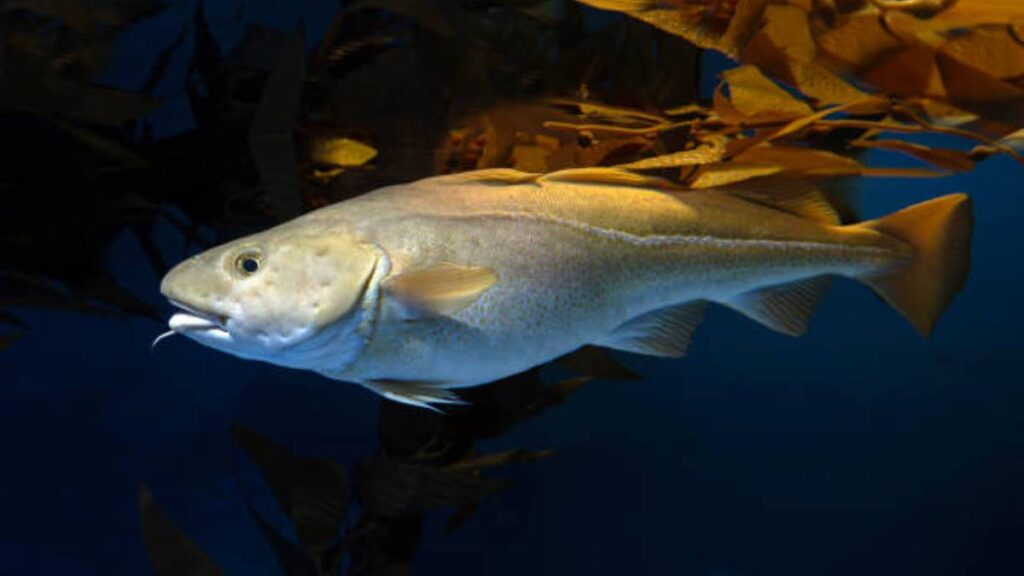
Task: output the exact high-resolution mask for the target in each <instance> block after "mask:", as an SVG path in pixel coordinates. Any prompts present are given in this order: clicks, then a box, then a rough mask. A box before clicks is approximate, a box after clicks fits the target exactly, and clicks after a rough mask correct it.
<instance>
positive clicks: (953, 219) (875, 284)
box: [854, 194, 973, 336]
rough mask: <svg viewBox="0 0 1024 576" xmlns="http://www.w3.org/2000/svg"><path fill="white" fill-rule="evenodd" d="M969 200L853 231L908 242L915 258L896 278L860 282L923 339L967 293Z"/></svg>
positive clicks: (936, 203)
mask: <svg viewBox="0 0 1024 576" xmlns="http://www.w3.org/2000/svg"><path fill="white" fill-rule="evenodd" d="M972 221H973V216H972V213H971V199H970V198H969V197H968V196H967V195H966V194H950V195H948V196H942V197H940V198H935V199H933V200H928V201H926V202H921V203H920V204H915V205H913V206H910V207H907V208H904V209H903V210H900V211H898V212H894V213H892V214H890V215H888V216H886V217H884V218H881V219H878V220H870V221H868V222H861V223H860V224H855V225H854V226H856V227H860V228H868V229H871V230H876V231H878V232H881V233H883V234H886V235H889V236H892V237H894V238H897V239H899V240H902V241H903V242H906V243H907V244H909V245H910V246H911V248H913V250H914V257H913V260H911V261H910V263H909V264H907V265H906V266H904V267H902V268H900V269H899V270H897V271H896V272H893V273H890V274H885V275H881V276H872V277H865V278H862V280H863V281H864V282H865V283H866V284H868V285H869V286H871V287H872V288H873V289H874V290H875V292H877V293H878V294H879V295H880V296H881V297H882V298H884V299H885V300H886V301H887V302H888V303H889V304H891V305H892V306H893V307H894V308H896V309H897V310H899V311H900V313H902V314H903V315H904V316H905V317H906V318H907V320H909V321H910V323H911V324H913V326H914V328H916V329H917V331H918V332H920V333H921V334H922V335H925V336H927V335H928V334H931V331H932V329H933V328H934V327H935V323H936V322H937V321H938V319H939V317H940V316H941V315H942V313H943V312H944V311H945V310H946V307H947V306H949V304H950V302H951V301H952V300H953V296H955V295H956V293H957V292H959V291H960V290H962V289H963V287H964V284H965V283H966V282H967V274H968V272H969V271H970V265H971V264H970V262H971V230H972V227H973V222H972Z"/></svg>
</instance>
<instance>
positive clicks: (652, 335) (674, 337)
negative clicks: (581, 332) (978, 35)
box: [595, 300, 706, 357]
mask: <svg viewBox="0 0 1024 576" xmlns="http://www.w3.org/2000/svg"><path fill="white" fill-rule="evenodd" d="M705 305H706V302H705V301H703V300H695V301H693V302H687V303H686V304H681V305H679V306H672V307H669V308H661V309H659V310H654V311H652V312H648V313H646V314H644V315H642V316H638V317H636V318H634V319H632V320H630V321H628V322H626V323H625V324H623V325H621V326H619V327H618V328H616V329H615V331H613V332H612V333H611V334H610V335H609V336H608V337H607V338H605V339H603V340H601V341H599V342H595V344H597V345H598V346H605V347H607V348H614V349H616V350H624V351H626V352H634V353H636V354H646V355H648V356H663V357H680V356H685V355H686V349H687V348H689V347H690V341H691V340H692V339H693V332H694V330H696V329H697V325H698V324H700V321H701V319H702V318H703V317H704V306H705Z"/></svg>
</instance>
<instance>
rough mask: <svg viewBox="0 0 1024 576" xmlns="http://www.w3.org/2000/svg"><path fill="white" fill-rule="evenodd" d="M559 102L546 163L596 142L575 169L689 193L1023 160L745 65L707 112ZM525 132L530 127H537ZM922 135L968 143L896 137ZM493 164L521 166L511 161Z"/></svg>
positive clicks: (902, 111) (938, 172)
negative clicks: (646, 176)
mask: <svg viewBox="0 0 1024 576" xmlns="http://www.w3.org/2000/svg"><path fill="white" fill-rule="evenodd" d="M560 104H561V105H562V108H563V109H568V110H571V111H573V112H575V120H567V119H565V118H564V117H561V111H560V112H559V114H560V117H559V119H558V120H549V121H546V122H541V123H540V124H541V126H542V128H537V129H538V130H541V129H543V130H545V131H546V134H554V135H556V136H557V137H550V136H544V138H549V139H550V141H551V143H552V144H551V146H552V148H551V152H550V153H549V154H548V155H547V156H546V157H545V158H548V159H554V158H558V157H559V156H560V155H561V156H563V157H564V152H563V151H562V148H561V147H563V146H564V147H573V146H577V145H578V142H579V141H582V140H586V141H588V142H591V144H594V143H602V144H604V145H606V146H610V147H611V149H612V150H613V151H614V153H607V154H605V155H603V156H595V157H592V158H591V159H590V160H591V162H590V163H582V162H580V161H579V160H580V159H579V158H578V157H577V163H576V164H575V166H598V165H602V166H615V167H616V168H618V169H626V170H634V171H657V172H659V173H661V175H665V174H664V173H665V172H666V171H669V170H673V171H675V172H676V178H675V179H676V180H677V181H678V182H680V183H681V184H682V185H683V186H684V187H688V188H691V189H703V188H714V187H722V186H729V185H733V184H738V183H743V182H747V181H753V180H757V181H758V182H759V183H765V182H768V181H769V180H770V181H771V182H772V183H774V184H773V185H778V184H779V183H780V182H783V183H784V182H786V181H793V182H807V181H814V180H821V179H830V178H837V177H851V176H884V177H903V178H924V177H927V178H933V177H941V176H946V175H948V174H951V173H954V172H964V171H969V170H971V169H972V168H973V167H974V165H975V163H976V162H978V161H980V160H983V159H984V158H986V157H988V156H990V155H992V154H995V153H1004V154H1007V155H1010V156H1012V157H1014V158H1015V159H1017V160H1018V161H1021V162H1024V158H1022V157H1021V155H1020V154H1019V153H1017V152H1016V151H1014V150H1013V149H1012V148H1011V147H1009V146H1007V145H1006V144H1005V143H1001V142H997V141H995V140H993V139H991V138H990V137H988V136H985V135H984V134H980V133H977V132H973V131H970V130H966V129H964V128H959V127H953V126H946V125H939V124H934V123H932V122H930V120H929V119H928V117H927V113H926V111H925V110H924V108H923V107H922V106H920V105H919V103H916V102H915V103H909V102H904V101H900V100H898V99H890V98H885V97H882V96H873V95H869V94H864V95H863V96H862V97H860V98H858V99H854V100H850V101H849V102H846V103H844V104H841V105H831V106H823V107H817V108H816V106H815V105H814V104H813V100H811V99H809V98H807V97H806V96H804V95H802V94H800V93H797V92H792V91H789V90H787V89H785V88H784V87H782V86H780V85H779V84H776V83H775V82H773V81H772V80H770V79H768V78H767V77H765V76H764V75H763V74H762V73H761V72H760V71H759V69H758V68H756V67H754V66H749V65H748V66H741V67H738V68H735V69H732V70H729V71H727V72H725V74H724V82H723V83H722V84H721V85H720V86H719V87H718V88H717V89H716V90H715V93H714V98H713V101H712V103H711V105H710V106H702V105H689V106H687V107H685V109H682V108H677V109H674V110H670V111H666V112H665V113H664V114H663V115H661V116H658V115H654V114H650V113H643V114H631V113H629V112H628V111H625V110H621V109H619V108H614V107H608V106H603V105H599V104H596V103H580V102H567V101H560ZM544 110H545V108H543V107H538V108H535V109H534V112H535V114H537V115H538V116H542V114H543V111H544ZM548 110H550V109H548ZM670 112H671V114H670ZM532 125H533V126H535V127H536V125H537V122H536V121H534V122H533V123H532ZM523 127H524V124H521V123H520V124H518V128H517V130H519V132H518V137H519V138H520V139H529V138H531V137H532V138H536V137H537V136H536V135H530V134H526V133H524V132H522V130H523ZM566 134H568V135H570V136H571V135H575V138H573V137H568V138H567V137H566ZM925 134H942V135H945V136H956V137H958V138H961V139H963V140H964V141H965V142H966V144H967V145H965V146H963V147H962V148H939V147H933V146H927V145H925V144H922V143H920V142H916V141H911V140H906V139H903V138H906V137H916V136H919V135H925ZM968 146H973V147H972V148H969V147H968ZM864 149H877V150H884V151H889V152H895V153H900V154H904V155H908V156H911V157H913V158H915V159H917V160H920V161H921V162H922V163H923V164H924V165H923V166H922V167H920V168H903V167H899V168H896V167H886V166H873V165H865V164H864V163H862V162H861V161H859V160H858V159H856V158H854V156H855V155H856V153H858V152H859V151H862V150H864ZM492 160H495V161H498V162H499V164H498V165H502V164H501V163H502V162H504V163H505V164H504V165H511V166H515V167H517V168H521V169H522V168H523V162H522V160H521V159H520V158H519V157H518V155H515V156H512V157H509V156H505V157H501V156H499V157H496V158H493V159H492ZM477 167H478V168H479V167H483V166H477ZM563 168H565V166H564V165H561V164H554V163H545V162H543V161H542V162H539V163H537V164H532V165H531V166H530V169H531V170H532V171H535V172H550V171H553V170H560V169H563Z"/></svg>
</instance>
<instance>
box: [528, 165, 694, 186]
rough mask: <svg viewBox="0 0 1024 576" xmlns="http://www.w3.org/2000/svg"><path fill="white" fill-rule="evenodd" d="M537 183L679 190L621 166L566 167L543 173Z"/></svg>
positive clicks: (667, 182)
mask: <svg viewBox="0 0 1024 576" xmlns="http://www.w3.org/2000/svg"><path fill="white" fill-rule="evenodd" d="M537 182H538V183H539V184H544V183H546V182H569V183H575V184H600V185H606V186H632V187H636V188H652V189H657V190H680V189H681V187H680V186H678V185H676V184H673V183H672V182H669V181H668V180H665V179H664V178H658V177H656V176H645V175H643V174H637V173H635V172H630V171H629V170H623V169H621V168H602V167H597V166H594V167H590V168H568V169H565V170H559V171H558V172H552V173H550V174H545V175H543V176H541V177H540V178H538V179H537Z"/></svg>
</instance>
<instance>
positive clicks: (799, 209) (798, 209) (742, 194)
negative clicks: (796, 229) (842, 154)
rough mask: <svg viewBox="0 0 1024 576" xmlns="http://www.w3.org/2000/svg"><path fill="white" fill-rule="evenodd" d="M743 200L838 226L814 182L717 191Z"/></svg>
mask: <svg viewBox="0 0 1024 576" xmlns="http://www.w3.org/2000/svg"><path fill="white" fill-rule="evenodd" d="M716 191H718V192H726V193H728V194H731V195H733V196H737V197H739V198H743V199H744V200H747V201H748V202H753V203H755V204H761V205H764V206H768V207H770V208H775V209H777V210H782V211H784V212H789V213H790V214H795V215H797V216H801V217H803V218H807V219H808V220H814V221H815V222H821V223H822V224H829V225H836V224H839V214H837V213H836V209H835V208H834V207H833V206H832V203H831V202H830V201H829V199H828V198H827V197H826V196H825V195H824V194H822V192H821V191H820V190H819V189H818V188H817V186H815V185H814V184H813V183H811V182H808V181H804V180H796V181H789V182H784V183H781V184H780V185H748V187H746V188H743V187H739V186H737V187H725V188H717V189H716Z"/></svg>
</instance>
